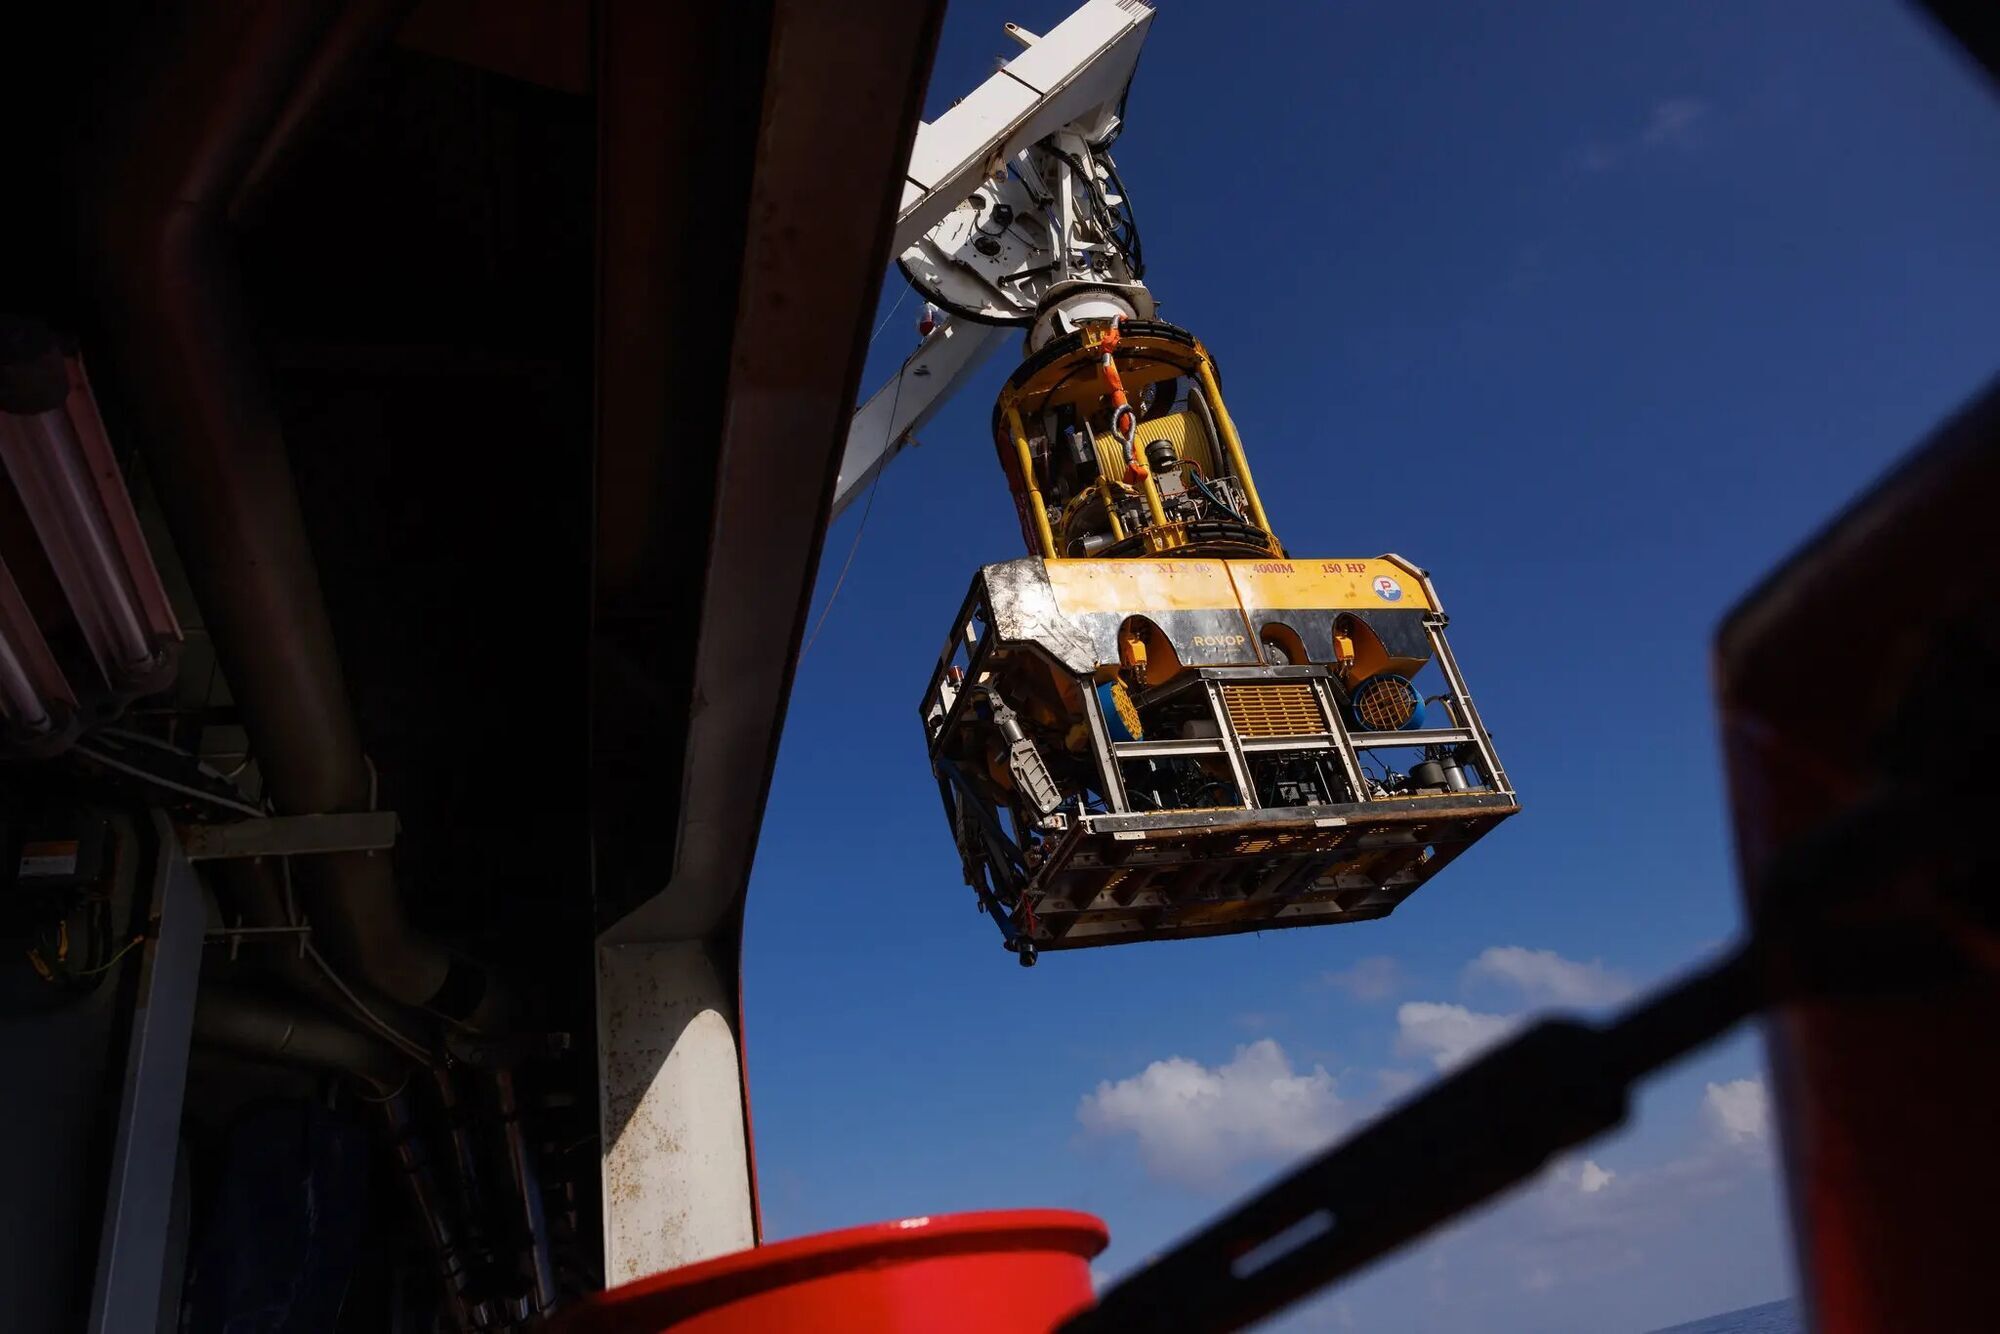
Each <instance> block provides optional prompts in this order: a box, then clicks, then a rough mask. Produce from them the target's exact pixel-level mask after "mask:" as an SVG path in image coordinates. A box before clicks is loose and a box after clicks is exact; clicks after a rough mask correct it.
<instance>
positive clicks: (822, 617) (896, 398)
mask: <svg viewBox="0 0 2000 1334" xmlns="http://www.w3.org/2000/svg"><path fill="white" fill-rule="evenodd" d="M899 304H900V303H899ZM889 313H890V314H891V315H894V314H895V313H896V312H895V311H893V310H892V311H890V312H889ZM884 323H885V324H886V321H885V322H884ZM876 332H877V333H880V332H881V330H879V329H878V330H876ZM902 401H903V371H902V368H901V367H897V369H896V389H895V392H894V393H892V394H890V395H889V425H888V426H887V427H886V428H884V430H883V440H882V451H883V453H885V454H886V453H887V452H888V450H889V442H890V441H891V440H893V439H894V438H895V431H896V408H897V407H898V406H899V405H900V404H901V403H902ZM887 471H889V460H888V459H886V458H885V459H883V460H882V462H881V463H880V464H878V465H877V466H876V468H875V480H874V481H872V482H870V483H869V484H868V499H867V500H866V501H864V502H863V503H862V506H861V523H860V525H859V526H858V527H856V528H855V530H854V540H853V541H852V542H850V543H848V545H847V559H846V560H844V561H842V562H841V563H840V577H839V578H837V579H835V580H834V581H833V591H832V592H831V593H828V594H827V595H826V605H825V606H824V607H821V608H820V609H819V619H818V620H817V621H814V622H813V628H812V633H811V634H809V635H807V636H806V646H805V647H804V648H802V649H800V650H799V659H800V660H801V661H804V659H805V656H806V654H808V653H810V652H812V646H813V645H814V644H816V643H818V642H819V632H820V630H821V629H822V628H824V627H825V625H826V618H827V617H829V616H831V615H832V614H833V604H834V602H835V601H836V600H837V599H838V598H839V597H840V588H841V585H842V584H845V583H846V582H847V572H848V571H849V570H850V569H852V568H853V567H854V555H855V553H856V552H858V551H860V550H861V535H862V534H863V533H865V532H867V531H868V515H869V512H870V511H872V510H873V509H874V508H875V493H876V492H877V491H879V490H881V489H882V474H883V473H885V472H887Z"/></svg>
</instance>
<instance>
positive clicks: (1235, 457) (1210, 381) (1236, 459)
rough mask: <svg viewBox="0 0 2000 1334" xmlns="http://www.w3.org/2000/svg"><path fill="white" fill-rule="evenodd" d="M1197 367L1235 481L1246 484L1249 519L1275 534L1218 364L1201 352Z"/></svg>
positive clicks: (1273, 535)
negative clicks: (1220, 380) (1232, 415)
mask: <svg viewBox="0 0 2000 1334" xmlns="http://www.w3.org/2000/svg"><path fill="white" fill-rule="evenodd" d="M1195 370H1196V372H1197V373H1198V374H1199V375H1200V376H1201V388H1202V393H1203V395H1204V397H1206V398H1207V400H1208V406H1209V407H1210V408H1211V409H1213V411H1214V413H1215V418H1216V422H1217V424H1218V425H1220V426H1221V427H1222V448H1223V450H1224V452H1226V453H1227V454H1228V455H1229V469H1230V471H1231V472H1234V473H1235V474H1236V480H1238V481H1239V482H1242V483H1243V501H1244V503H1245V504H1247V505H1248V506H1249V507H1250V519H1251V521H1252V522H1253V523H1255V524H1256V525H1257V526H1258V527H1259V528H1262V529H1263V530H1264V531H1265V532H1266V533H1270V535H1271V536H1272V537H1276V536H1277V534H1276V533H1272V532H1271V521H1270V520H1269V519H1267V518H1265V517H1264V502H1263V501H1262V500H1260V499H1259V498H1258V496H1257V483H1255V482H1253V481H1251V480H1250V461H1249V460H1248V459H1246V458H1245V457H1243V441H1242V439H1241V438H1240V437H1238V436H1237V434H1236V423H1235V422H1234V421H1233V420H1231V419H1230V416H1229V405H1228V404H1227V403H1224V402H1223V401H1222V387H1221V386H1220V385H1218V384H1217V383H1216V382H1215V367H1213V366H1211V365H1210V364H1209V361H1208V356H1207V354H1205V353H1204V354H1202V355H1201V356H1200V357H1199V358H1198V359H1197V360H1196V362H1195Z"/></svg>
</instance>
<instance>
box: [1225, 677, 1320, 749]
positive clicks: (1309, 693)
mask: <svg viewBox="0 0 2000 1334" xmlns="http://www.w3.org/2000/svg"><path fill="white" fill-rule="evenodd" d="M1222 704H1223V707H1224V708H1225V709H1227V710H1228V711H1229V725H1230V726H1231V727H1233V728H1235V729H1236V735H1238V736H1242V737H1252V738H1255V737H1274V736H1312V735H1314V734H1315V733H1319V732H1324V731H1326V719H1325V718H1324V717H1322V716H1321V715H1320V711H1319V701H1318V700H1317V699H1316V698H1315V697H1314V695H1313V688H1312V687H1311V686H1310V685H1307V684H1305V683H1304V682H1299V681H1286V682H1282V683H1279V684H1254V685H1253V684H1248V683H1242V682H1225V683H1224V684H1223V687H1222Z"/></svg>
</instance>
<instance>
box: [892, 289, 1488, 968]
mask: <svg viewBox="0 0 2000 1334" xmlns="http://www.w3.org/2000/svg"><path fill="white" fill-rule="evenodd" d="M994 434H995V440H996V443H997V444H998V446H999V449H1000V458H1001V464H1002V466H1003V468H1004V469H1005V471H1006V474H1007V480H1008V485H1009V486H1010V488H1011V489H1012V491H1013V494H1014V499H1015V503H1016V506H1017V508H1018V509H1019V512H1020V517H1021V527H1022V533H1023V536H1024V537H1025V538H1026V539H1027V542H1028V546H1029V549H1030V550H1031V551H1032V552H1033V553H1034V554H1033V555H1031V556H1029V557H1027V558H1024V559H1019V560H1012V561H1005V562H1002V563H1000V564H995V565H988V566H985V567H983V568H982V569H980V571H979V572H978V574H977V575H976V576H975V577H974V579H973V581H972V589H971V592H970V594H969V595H968V596H967V597H966V600H965V603H964V605H963V606H962V607H961V608H960V611H959V614H958V617H957V619H956V620H955V621H954V622H953V625H952V631H951V635H950V638H949V639H948V640H947V641H946V644H945V646H944V651H943V653H942V654H941V655H940V657H939V661H938V664H937V668H936V670H935V671H934V672H933V673H932V676H931V680H930V684H929V686H928V688H927V689H926V690H925V692H924V698H923V704H922V715H923V720H924V731H925V736H926V739H927V740H928V742H929V745H930V756H931V764H932V768H933V770H934V771H935V773H936V775H937V779H938V788H939V792H940V793H941V795H942V796H943V799H944V806H945V812H946V815H947V816H948V817H949V819H950V822H951V830H952V836H953V838H954V840H955V841H956V843H957V845H958V851H959V855H960V858H961V860H962V862H963V864H964V868H965V878H966V880H967V882H968V883H969V884H970V885H971V886H972V888H973V889H974V890H975V891H976V892H977V894H978V896H979V901H980V904H981V906H982V907H984V908H985V910H986V911H987V912H988V913H990V914H991V915H992V917H993V919H994V920H995V921H996V922H997V923H998V924H999V926H1000V930H1001V933H1002V936H1003V938H1004V940H1005V942H1006V945H1007V948H1009V949H1011V950H1014V951H1015V952H1016V953H1017V954H1018V955H1019V957H1020V961H1021V962H1022V963H1023V964H1024V965H1026V964H1031V963H1033V962H1034V960H1035V957H1036V955H1037V954H1038V953H1039V952H1040V951H1042V950H1052V949H1077V948H1081V947H1085V946H1091V945H1111V944H1118V943H1122V942H1125V941H1135V940H1162V939H1180V938H1183V937H1191V936H1209V935H1223V934H1228V933H1232V932H1238V931H1253V930H1263V929H1265V928H1275V927H1289V926H1313V925H1321V924H1327V923H1334V922H1351V921H1361V920H1366V919H1368V918H1375V917H1382V916H1385V915H1386V914H1388V913H1389V912H1390V911H1391V910H1392V909H1394V907H1395V906H1396V905H1397V904H1398V903H1400V902H1401V901H1402V900H1403V899H1404V898H1406V897H1408V895H1409V894H1411V893H1412V892H1413V891H1415V889H1416V888H1417V887H1418V886H1419V885H1421V884H1422V883H1423V882H1424V881H1426V880H1428V879H1429V878H1430V877H1431V876H1432V875H1434V874H1436V873H1437V871H1438V870H1439V869H1440V868H1441V867H1443V866H1444V865H1445V864H1446V863H1447V862H1449V861H1451V860H1452V859H1453V858H1454V857H1456V856H1457V855H1458V854H1459V853H1461V852H1463V851H1464V850H1465V848H1466V847H1467V846H1468V845H1470V844H1471V843H1472V842H1473V841H1475V840H1476V839H1478V838H1479V837H1480V836H1481V835H1483V834H1484V833H1486V831H1487V830H1489V829H1491V828H1492V827H1493V826H1494V825H1496V824H1498V823H1499V822H1500V821H1501V820H1503V819H1505V818H1506V817H1507V816H1509V815H1512V814H1513V813H1514V812H1515V811H1517V810H1518V809H1519V805H1518V803H1517V802H1516V800H1515V796H1514V791H1513V788H1512V787H1511V786H1510V785H1509V783H1508V781H1507V776H1506V773H1505V771H1504V770H1503V769H1502V768H1501V766H1500V761H1499V759H1498V757H1497V756H1496V755H1495V754H1494V751H1493V745H1492V740H1491V738H1490V737H1489V736H1488V734H1487V732H1486V729H1485V727H1484V725H1483V724H1482V723H1481V721H1480V718H1479V713H1478V711H1477V709H1475V708H1474V706H1473V702H1472V696H1471V695H1470V693H1469V692H1468V691H1467V690H1466V687H1465V681H1464V679H1463V677H1461V675H1460V674H1459V670H1458V665H1457V663H1456V661H1455V659H1454V658H1453V657H1452V652H1451V647H1450V645H1449V644H1448V643H1447V642H1446V639H1445V633H1444V632H1445V626H1446V618H1445V615H1444V610H1443V607H1442V606H1441V605H1440V603H1439V601H1438V596H1437V590H1436V589H1435V588H1434V587H1433V586H1432V584H1431V581H1430V578H1429V576H1428V575H1427V574H1426V573H1425V572H1424V571H1423V570H1421V569H1419V568H1418V567H1417V566H1415V565H1413V564H1411V563H1409V562H1408V561H1406V560H1403V559H1402V558H1401V557H1398V556H1393V555H1388V556H1380V557H1376V558H1373V559H1365V560H1346V559H1341V560H1318V559H1311V560H1307V559H1299V558H1296V557H1293V556H1290V555H1288V554H1287V553H1286V552H1285V550H1284V548H1283V546H1282V545H1281V544H1280V543H1279V541H1278V539H1277V537H1276V535H1275V534H1274V533H1273V532H1272V530H1271V526H1270V523H1269V521H1268V519H1267V518H1266V517H1265V514H1264V508H1263V504H1262V501H1261V499H1260V497H1259V496H1258V494H1257V488H1256V484H1255V482H1254V481H1253V480H1252V478H1251V475H1250V468H1249V464H1248V462H1247V461H1246V459H1245V458H1244V454H1243V446H1242V442H1241V441H1240V440H1239V439H1238V437H1237V434H1236V430H1235V426H1234V424H1233V423H1232V422H1231V420H1230V417H1229V411H1228V408H1227V407H1226V406H1225V405H1224V403H1223V400H1222V392H1221V387H1220V385H1219V383H1218V380H1217V375H1216V370H1215V366H1214V364H1213V362H1212V361H1211V360H1210V359H1209V357H1208V354H1207V353H1206V351H1205V350H1204V349H1203V348H1202V346H1201V344H1200V343H1199V342H1197V341H1196V340H1195V338H1194V337H1193V336H1192V335H1190V334H1189V333H1187V332H1186V331H1185V330H1182V329H1178V328H1175V327H1174V326H1172V325H1168V324H1163V323H1159V322H1156V321H1137V320H1125V321H1121V322H1118V323H1116V324H1111V323H1106V324H1103V325H1086V326H1085V327H1083V328H1082V329H1080V330H1078V331H1075V332H1072V333H1069V334H1067V335H1064V336H1062V337H1059V338H1056V339H1054V340H1052V341H1051V342H1049V343H1048V344H1047V345H1046V346H1045V347H1043V348H1042V349H1041V350H1040V351H1039V352H1038V353H1036V354H1035V355H1034V356H1033V357H1031V358H1030V359H1029V360H1028V361H1027V362H1026V363H1025V364H1024V365H1022V367H1021V368H1020V369H1019V370H1018V371H1016V372H1015V374H1014V375H1013V377H1012V378H1011V379H1010V380H1009V381H1008V383H1007V385H1006V387H1005V388H1004V389H1003V390H1002V392H1001V395H1000V400H999V403H998V405H997V406H996V408H995V410H994Z"/></svg>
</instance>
